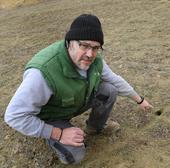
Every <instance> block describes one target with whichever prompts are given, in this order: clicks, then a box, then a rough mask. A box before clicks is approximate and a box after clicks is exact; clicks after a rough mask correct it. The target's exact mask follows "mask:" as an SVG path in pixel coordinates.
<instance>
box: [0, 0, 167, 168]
mask: <svg viewBox="0 0 170 168" xmlns="http://www.w3.org/2000/svg"><path fill="white" fill-rule="evenodd" d="M30 1H31V0H30ZM4 2H5V1H4ZM4 2H3V1H2V2H0V6H1V7H2V9H0V96H1V98H0V109H1V110H0V168H49V167H50V168H59V167H60V168H65V167H69V168H73V167H77V168H169V167H170V157H169V156H170V10H169V9H170V1H169V0H93V1H90V0H86V1H81V0H72V1H70V0H62V1H59V0H48V1H47V0H41V2H38V1H36V0H35V1H32V2H36V3H35V4H34V5H33V4H31V2H30V3H28V2H27V3H26V4H27V5H24V2H25V1H22V2H20V3H14V2H13V4H12V5H9V4H7V5H9V7H10V8H7V7H6V6H4V5H3V4H4ZM6 2H7V1H6ZM11 2H12V1H11ZM11 7H13V8H11ZM82 13H92V14H95V15H97V16H98V17H99V18H100V20H101V22H102V25H103V30H104V35H105V44H104V49H105V50H104V55H105V56H104V57H105V60H106V62H107V63H108V64H109V65H110V67H111V69H112V70H113V71H114V72H115V73H117V74H120V75H121V76H122V77H124V78H125V79H126V80H127V81H128V82H129V83H130V84H131V85H132V86H133V87H134V88H135V90H136V91H137V92H138V93H139V94H140V95H143V96H144V97H145V98H146V99H147V100H148V101H149V102H150V103H151V104H152V105H153V106H154V108H153V109H152V110H150V111H147V112H143V111H141V109H140V108H139V107H138V105H136V103H134V102H133V101H132V100H130V99H128V98H123V97H119V98H118V100H117V103H116V104H115V107H114V109H113V112H112V114H111V116H110V117H111V119H113V120H116V121H118V122H119V123H120V124H121V128H122V132H121V133H120V134H119V136H115V135H114V134H113V133H112V130H109V129H107V130H106V131H105V132H103V133H102V134H101V135H96V136H88V137H87V154H86V157H85V159H84V160H83V161H82V162H81V164H79V165H70V166H65V165H63V164H61V163H60V162H59V160H58V159H57V157H56V156H55V153H53V152H52V151H51V150H50V149H49V148H48V146H47V145H46V143H45V141H44V140H43V139H37V138H32V137H26V136H24V135H21V134H20V133H18V132H16V131H15V130H13V129H11V128H10V127H8V126H7V125H6V124H5V123H4V121H3V117H4V113H5V109H6V107H7V105H8V103H9V101H10V99H11V97H12V96H13V94H14V93H15V91H16V89H17V87H18V86H19V84H20V82H21V81H22V74H23V70H24V66H25V64H26V63H27V61H28V60H30V58H31V57H32V56H33V55H34V54H35V53H37V52H38V51H39V50H40V49H42V48H44V47H46V46H48V45H49V44H51V43H53V42H55V41H57V40H60V39H63V38H64V35H65V33H66V31H67V29H68V28H69V25H70V23H71V22H72V20H73V19H74V18H75V17H76V16H78V15H80V14H82ZM87 115H88V112H86V113H84V114H83V115H81V116H79V117H77V118H75V119H73V123H74V124H75V125H77V126H80V127H81V128H82V129H83V128H84V126H85V123H84V121H85V119H86V118H87Z"/></svg>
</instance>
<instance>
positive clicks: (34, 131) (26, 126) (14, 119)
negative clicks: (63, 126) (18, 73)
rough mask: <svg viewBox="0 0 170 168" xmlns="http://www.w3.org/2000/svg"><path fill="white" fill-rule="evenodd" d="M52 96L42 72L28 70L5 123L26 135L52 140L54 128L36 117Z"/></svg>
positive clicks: (9, 107) (10, 105)
mask: <svg viewBox="0 0 170 168" xmlns="http://www.w3.org/2000/svg"><path fill="white" fill-rule="evenodd" d="M52 94H53V93H52V91H51V89H50V88H49V87H48V85H47V83H46V81H45V79H44V78H43V75H42V74H41V72H40V70H38V69H35V68H31V69H28V70H26V71H25V73H24V76H23V81H22V83H21V85H20V86H19V88H18V89H17V91H16V93H15V94H14V96H13V98H12V99H11V101H10V103H9V105H8V107H7V109H6V112H5V116H4V120H5V122H6V123H7V124H8V125H9V126H11V127H12V128H14V129H16V130H17V131H19V132H21V133H22V134H24V135H27V136H34V137H43V138H47V139H48V138H50V136H51V132H52V128H53V126H51V125H49V124H46V123H45V122H44V121H42V120H41V119H39V118H38V117H37V116H36V115H37V114H38V113H40V110H41V107H42V106H43V105H45V104H46V103H47V102H48V100H49V98H50V97H51V95H52Z"/></svg>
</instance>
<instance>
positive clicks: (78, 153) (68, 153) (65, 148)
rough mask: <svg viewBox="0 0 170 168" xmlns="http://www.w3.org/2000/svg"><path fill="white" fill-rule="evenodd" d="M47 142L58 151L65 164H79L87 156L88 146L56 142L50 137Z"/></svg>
mask: <svg viewBox="0 0 170 168" xmlns="http://www.w3.org/2000/svg"><path fill="white" fill-rule="evenodd" d="M47 144H48V145H49V146H50V147H51V148H52V149H53V150H54V151H55V152H56V154H57V155H58V158H59V160H60V161H61V162H62V163H64V164H78V163H80V162H81V161H82V160H83V158H84V157H85V153H86V148H85V146H84V145H83V146H80V147H75V146H70V145H64V144H61V143H60V142H55V141H53V140H49V139H48V140H47ZM68 157H69V159H68ZM70 157H71V158H70Z"/></svg>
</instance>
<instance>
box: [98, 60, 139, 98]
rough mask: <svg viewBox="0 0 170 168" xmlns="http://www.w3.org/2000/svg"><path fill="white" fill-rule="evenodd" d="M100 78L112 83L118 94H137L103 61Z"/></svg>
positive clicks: (129, 95) (130, 95)
mask: <svg viewBox="0 0 170 168" xmlns="http://www.w3.org/2000/svg"><path fill="white" fill-rule="evenodd" d="M101 78H102V80H103V81H106V82H109V83H111V84H113V85H114V86H115V87H116V88H117V90H118V94H119V95H120V96H128V97H132V96H136V95H138V94H137V93H136V91H135V90H134V89H133V87H132V86H131V85H130V84H129V83H128V82H127V81H126V80H125V79H123V78H122V77H121V76H119V75H117V74H115V73H114V72H113V71H112V70H111V69H110V68H109V66H108V65H107V64H106V62H105V61H103V71H102V77H101Z"/></svg>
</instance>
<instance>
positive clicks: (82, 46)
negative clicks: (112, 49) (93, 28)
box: [77, 40, 103, 53]
mask: <svg viewBox="0 0 170 168" xmlns="http://www.w3.org/2000/svg"><path fill="white" fill-rule="evenodd" d="M77 43H78V45H79V48H80V49H81V50H82V51H84V52H87V51H88V50H90V49H91V50H92V52H94V53H100V52H102V51H103V48H102V47H101V46H91V45H90V44H88V43H86V42H81V41H79V40H77Z"/></svg>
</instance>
